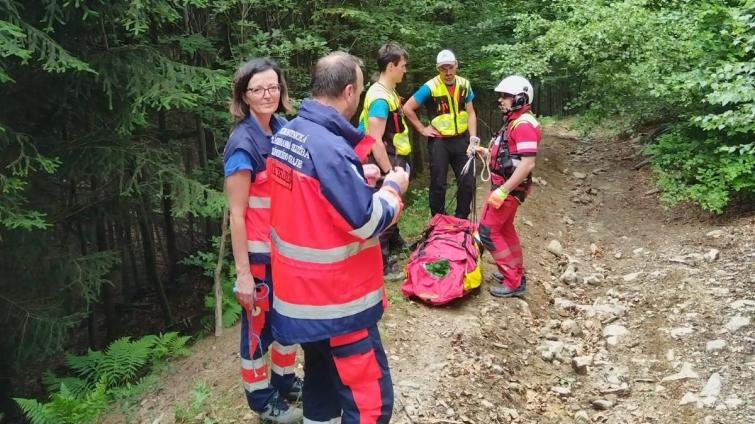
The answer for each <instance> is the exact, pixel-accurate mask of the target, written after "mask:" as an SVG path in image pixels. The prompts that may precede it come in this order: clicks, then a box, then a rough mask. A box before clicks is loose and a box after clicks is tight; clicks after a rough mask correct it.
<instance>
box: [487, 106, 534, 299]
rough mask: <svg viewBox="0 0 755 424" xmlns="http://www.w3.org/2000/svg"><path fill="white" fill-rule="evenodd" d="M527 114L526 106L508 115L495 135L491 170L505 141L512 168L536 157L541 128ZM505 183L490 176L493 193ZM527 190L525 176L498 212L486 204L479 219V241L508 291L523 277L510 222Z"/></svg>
mask: <svg viewBox="0 0 755 424" xmlns="http://www.w3.org/2000/svg"><path fill="white" fill-rule="evenodd" d="M529 110H530V106H529V105H527V106H524V107H523V108H521V109H519V110H517V111H514V112H512V113H510V114H509V116H508V122H509V123H508V125H507V126H506V128H505V129H504V130H503V131H502V132H501V133H499V134H498V136H497V137H496V138H495V139H494V141H493V145H492V146H491V155H490V166H491V169H495V168H496V167H497V165H498V163H497V158H498V154H499V152H500V150H501V148H502V146H501V143H503V142H504V141H503V140H508V143H507V145H508V148H509V153H510V154H511V156H512V158H513V161H514V164H518V163H519V161H520V159H521V158H522V157H527V156H536V155H537V151H538V147H539V145H540V138H541V128H540V124H539V123H538V122H537V120H536V119H535V117H534V116H532V114H527V115H524V114H525V113H527V112H529ZM523 115H524V116H523ZM505 181H506V180H505V178H504V177H503V176H501V175H498V174H495V173H493V174H492V180H491V182H492V185H493V189H495V188H497V187H499V186H500V185H502V184H503V183H504V182H505ZM530 188H531V178H530V177H529V176H528V177H527V178H526V179H525V181H523V182H522V183H521V184H520V185H519V186H518V187H516V188H515V189H514V190H511V194H509V196H508V197H506V200H504V202H503V204H502V205H501V206H500V207H499V208H498V209H496V208H493V207H491V206H490V205H489V204H487V203H486V204H485V206H484V208H483V210H482V217H481V219H480V239H481V240H482V242H483V244H484V246H485V248H486V249H487V250H488V251H490V253H491V255H492V256H493V259H494V260H495V262H496V264H497V265H498V269H499V270H500V272H501V273H502V274H503V277H504V280H503V284H505V285H506V286H507V287H509V288H511V289H516V288H518V287H519V285H520V283H521V280H522V277H523V276H524V263H523V257H522V246H521V243H520V241H519V234H518V233H517V231H516V227H514V218H515V217H516V211H517V209H518V208H519V204H520V203H521V202H523V201H524V198H525V197H526V196H527V194H529V192H530Z"/></svg>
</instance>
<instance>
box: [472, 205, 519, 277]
mask: <svg viewBox="0 0 755 424" xmlns="http://www.w3.org/2000/svg"><path fill="white" fill-rule="evenodd" d="M517 208H519V199H517V198H516V197H514V196H511V195H509V196H508V197H507V198H506V200H504V202H503V204H502V205H501V207H500V208H498V209H495V208H493V207H492V206H490V205H489V204H487V203H485V207H484V208H483V209H482V218H481V219H480V239H481V240H482V244H483V246H485V249H487V250H488V251H489V252H490V254H491V255H492V256H493V259H494V260H495V263H496V265H498V269H499V271H500V272H501V274H503V284H505V285H506V287H509V288H511V289H516V288H518V287H519V285H520V284H521V281H522V276H524V264H523V262H522V246H521V244H520V243H519V234H517V232H516V227H514V218H515V217H516V210H517Z"/></svg>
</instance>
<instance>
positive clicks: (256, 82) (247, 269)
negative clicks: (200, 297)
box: [223, 58, 302, 423]
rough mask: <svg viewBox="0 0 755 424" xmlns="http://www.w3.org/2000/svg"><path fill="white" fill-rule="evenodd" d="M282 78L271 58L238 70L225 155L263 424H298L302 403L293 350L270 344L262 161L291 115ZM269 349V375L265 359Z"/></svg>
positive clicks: (250, 389)
mask: <svg viewBox="0 0 755 424" xmlns="http://www.w3.org/2000/svg"><path fill="white" fill-rule="evenodd" d="M289 110H290V107H289V100H288V90H287V86H286V80H285V78H284V76H283V72H282V71H281V69H280V68H279V67H278V65H277V64H276V63H275V62H274V61H272V60H271V59H269V58H257V59H252V60H250V61H249V62H247V63H245V64H243V65H242V66H241V67H240V68H239V69H238V70H237V71H236V74H235V75H234V78H233V98H232V99H231V103H230V111H231V113H232V114H233V116H234V117H235V118H236V120H237V123H236V126H235V127H234V129H233V132H231V136H230V137H229V138H228V143H227V144H226V147H225V152H224V158H223V162H224V171H225V186H226V193H227V196H228V203H229V208H230V213H231V215H230V228H231V246H232V248H233V258H234V261H235V265H236V284H235V287H234V292H235V293H236V297H237V299H238V301H239V303H240V304H241V305H242V308H243V311H242V318H241V374H242V380H243V383H244V391H245V392H246V398H247V402H248V403H249V407H250V408H251V409H252V410H254V411H257V412H258V413H260V418H261V420H262V421H263V422H273V423H297V422H300V421H301V419H302V411H301V409H299V408H295V407H293V406H291V405H290V404H289V403H288V401H293V400H297V399H299V398H300V397H301V389H302V381H301V379H299V378H298V377H296V375H295V374H294V372H293V368H294V364H295V362H296V346H295V345H294V346H284V345H281V344H280V343H277V342H276V341H274V340H273V335H272V331H271V328H270V322H269V316H268V313H269V311H270V309H271V306H272V301H273V296H272V288H273V281H272V272H271V270H270V189H269V180H268V174H267V170H266V168H265V165H266V161H267V157H268V156H269V155H270V152H271V150H272V144H271V139H272V136H273V134H275V133H276V132H277V131H278V130H280V129H281V128H282V127H283V126H284V125H285V124H286V119H285V118H283V117H282V116H280V115H278V113H281V112H286V111H289ZM268 350H270V351H271V353H270V357H271V362H272V367H271V368H272V375H270V373H269V372H268V369H269V367H268V362H267V359H266V353H267V351H268Z"/></svg>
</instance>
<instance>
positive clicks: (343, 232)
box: [268, 100, 402, 344]
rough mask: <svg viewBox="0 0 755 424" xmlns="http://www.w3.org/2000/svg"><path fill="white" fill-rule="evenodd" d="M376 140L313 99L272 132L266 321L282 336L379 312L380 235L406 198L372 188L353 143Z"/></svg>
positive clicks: (338, 327) (308, 337) (337, 329)
mask: <svg viewBox="0 0 755 424" xmlns="http://www.w3.org/2000/svg"><path fill="white" fill-rule="evenodd" d="M372 142H374V141H372V139H368V140H367V139H365V136H364V133H362V132H361V131H359V130H358V129H356V128H354V126H352V125H351V124H350V123H349V121H347V120H346V119H345V118H344V117H343V116H342V115H340V114H339V113H338V112H337V111H336V110H335V109H333V108H332V107H329V106H326V105H324V104H322V103H319V102H317V101H315V100H305V101H304V102H303V103H302V105H301V110H300V113H299V116H298V117H297V118H295V119H293V120H292V121H291V122H289V123H288V124H287V125H286V126H285V127H284V128H283V129H281V130H280V131H279V132H278V133H277V134H276V135H275V136H274V137H273V139H272V144H273V148H272V152H271V154H270V157H269V158H268V171H269V173H270V178H271V181H272V182H271V184H270V197H271V213H272V214H271V216H272V225H271V240H272V270H273V280H274V281H275V289H274V291H273V296H274V297H273V313H272V326H273V336H274V337H275V339H276V340H278V341H279V342H281V343H284V344H293V343H305V342H312V341H317V340H324V339H328V338H330V337H334V336H338V335H342V334H346V333H350V332H353V331H356V330H360V329H363V328H367V327H370V326H371V325H373V324H375V323H376V322H377V321H378V320H379V319H380V317H381V316H382V314H383V309H384V301H385V290H384V286H383V266H382V265H383V263H382V256H381V254H380V245H379V242H378V235H379V234H380V233H381V232H382V231H383V230H384V229H385V228H387V227H388V226H390V225H391V224H392V223H395V222H396V221H397V219H398V215H399V214H400V212H401V208H402V203H401V197H400V195H399V193H398V192H397V191H396V189H395V188H393V187H392V186H391V184H384V188H381V189H380V190H378V191H375V189H374V188H372V187H370V186H369V185H367V182H366V181H365V178H364V173H363V170H362V165H361V161H360V157H359V155H358V153H357V151H359V150H360V147H361V146H360V143H362V144H363V143H369V144H370V145H371V143H372Z"/></svg>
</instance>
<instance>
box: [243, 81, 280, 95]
mask: <svg viewBox="0 0 755 424" xmlns="http://www.w3.org/2000/svg"><path fill="white" fill-rule="evenodd" d="M246 91H249V92H251V93H252V95H253V96H255V97H264V96H265V93H269V94H270V95H271V96H275V95H276V94H278V93H280V91H281V86H280V84H275V85H271V86H270V87H267V88H264V87H254V88H247V89H246Z"/></svg>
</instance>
